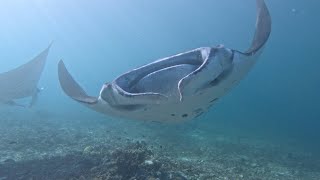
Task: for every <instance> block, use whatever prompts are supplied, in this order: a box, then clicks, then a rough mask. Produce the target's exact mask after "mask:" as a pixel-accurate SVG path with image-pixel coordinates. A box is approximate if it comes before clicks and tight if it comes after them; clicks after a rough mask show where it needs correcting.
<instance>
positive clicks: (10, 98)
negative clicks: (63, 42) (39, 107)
mask: <svg viewBox="0 0 320 180" xmlns="http://www.w3.org/2000/svg"><path fill="white" fill-rule="evenodd" d="M50 46H51V44H50ZM50 46H49V47H48V48H47V49H45V50H44V51H43V52H41V53H40V54H39V55H37V56H36V57H35V58H33V59H32V60H30V61H29V62H27V63H25V64H23V65H21V66H19V67H17V68H15V69H13V70H10V71H7V72H4V73H0V87H1V88H0V103H3V104H7V105H13V106H22V107H26V106H29V107H31V106H33V105H34V103H35V102H36V100H37V97H38V93H39V91H40V89H39V88H38V87H37V86H38V82H39V80H40V77H41V74H42V71H43V69H44V67H45V64H46V59H47V56H48V52H49V49H50ZM26 97H31V102H30V104H29V105H22V104H19V103H17V102H16V101H15V100H17V99H21V98H26Z"/></svg>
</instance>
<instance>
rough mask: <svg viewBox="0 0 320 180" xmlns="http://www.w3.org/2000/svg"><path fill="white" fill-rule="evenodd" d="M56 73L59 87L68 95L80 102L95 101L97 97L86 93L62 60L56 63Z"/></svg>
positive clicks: (89, 102)
mask: <svg viewBox="0 0 320 180" xmlns="http://www.w3.org/2000/svg"><path fill="white" fill-rule="evenodd" d="M58 75H59V82H60V85H61V88H62V90H63V91H64V92H65V93H66V94H67V95H68V96H69V97H71V98H72V99H74V100H76V101H78V102H81V103H86V104H96V103H97V101H98V99H97V98H96V97H92V96H89V95H87V93H86V92H85V91H84V90H83V89H82V87H81V86H80V85H79V84H78V83H77V82H76V81H75V80H74V79H73V77H72V76H71V74H70V73H69V72H68V70H67V68H66V66H65V64H64V63H63V61H62V60H60V61H59V64H58Z"/></svg>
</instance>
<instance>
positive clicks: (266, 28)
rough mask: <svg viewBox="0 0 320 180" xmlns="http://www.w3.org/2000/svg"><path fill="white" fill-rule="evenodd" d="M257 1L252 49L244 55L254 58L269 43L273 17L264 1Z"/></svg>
mask: <svg viewBox="0 0 320 180" xmlns="http://www.w3.org/2000/svg"><path fill="white" fill-rule="evenodd" d="M256 1H257V11H258V14H257V19H256V30H255V34H254V37H253V40H252V43H251V47H250V48H249V49H248V50H247V51H245V52H243V53H242V54H244V55H247V56H253V55H255V54H256V53H257V52H259V50H261V49H262V48H263V47H264V45H265V43H266V42H267V40H268V38H269V36H270V33H271V16H270V13H269V10H268V8H267V5H266V3H265V2H264V0H256Z"/></svg>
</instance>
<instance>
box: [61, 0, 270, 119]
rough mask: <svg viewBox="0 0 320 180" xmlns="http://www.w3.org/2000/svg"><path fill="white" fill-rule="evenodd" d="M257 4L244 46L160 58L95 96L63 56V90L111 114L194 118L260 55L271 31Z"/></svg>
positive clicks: (262, 7) (202, 49)
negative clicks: (251, 33) (251, 32)
mask: <svg viewBox="0 0 320 180" xmlns="http://www.w3.org/2000/svg"><path fill="white" fill-rule="evenodd" d="M256 3H257V18H256V28H255V34H254V37H253V40H252V43H251V46H250V47H249V48H248V49H247V50H246V51H239V50H234V49H230V48H227V47H224V46H223V45H218V46H216V47H200V48H197V49H194V50H190V51H187V52H183V53H180V54H176V55H173V56H170V57H166V58H162V59H159V60H156V61H154V62H151V63H149V64H147V65H144V66H141V67H139V68H136V69H133V70H131V71H129V72H127V73H124V74H122V75H120V76H119V77H117V78H116V79H115V80H113V81H112V82H110V83H105V84H103V85H102V88H101V90H100V94H99V96H97V97H95V96H90V95H88V94H87V93H86V92H85V91H84V89H83V88H82V87H81V86H80V85H79V84H78V83H77V82H76V81H75V79H74V78H73V77H72V75H71V74H70V73H69V71H68V70H67V68H66V66H65V64H64V62H63V61H62V60H61V61H60V62H59V64H58V76H59V82H60V85H61V87H62V90H63V91H64V92H65V94H67V95H68V96H69V97H71V98H72V99H74V100H75V101H77V102H79V103H81V104H83V105H85V106H87V107H89V108H91V109H93V110H95V111H97V112H100V113H104V114H107V115H110V116H114V117H120V118H126V119H137V120H144V121H160V122H173V121H174V122H177V121H184V120H190V119H193V118H196V117H198V116H200V115H201V114H203V113H204V112H206V111H208V109H209V108H210V107H211V106H212V105H213V104H214V103H215V102H216V101H217V100H218V99H219V98H220V97H222V96H224V95H225V94H226V93H227V92H228V91H229V90H230V89H231V88H233V87H235V86H236V85H237V84H238V83H239V82H240V81H241V80H242V79H243V78H244V77H245V75H246V74H248V72H249V70H250V69H251V68H252V67H253V65H254V64H255V63H256V62H257V59H258V57H259V56H260V55H261V53H262V51H263V49H264V47H265V45H266V42H267V40H268V38H269V36H270V33H271V17H270V14H269V11H268V9H267V6H266V4H265V2H264V1H263V0H257V1H256Z"/></svg>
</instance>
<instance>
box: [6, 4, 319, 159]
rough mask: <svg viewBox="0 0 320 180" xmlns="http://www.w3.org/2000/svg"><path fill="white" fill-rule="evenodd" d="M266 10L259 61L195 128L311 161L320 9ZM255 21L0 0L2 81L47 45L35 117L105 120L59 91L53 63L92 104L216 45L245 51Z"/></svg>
mask: <svg viewBox="0 0 320 180" xmlns="http://www.w3.org/2000/svg"><path fill="white" fill-rule="evenodd" d="M266 3H267V5H268V7H269V10H270V13H271V16H272V21H273V24H272V33H271V36H270V39H269V41H268V43H267V47H266V48H265V50H264V53H263V54H262V56H261V58H260V59H259V61H258V63H257V64H256V65H255V67H254V68H253V69H252V71H251V72H250V73H249V74H248V76H247V77H246V78H245V79H244V80H243V81H242V82H241V83H240V84H239V86H237V87H236V88H234V89H233V90H232V91H231V92H230V93H229V94H228V95H226V96H225V97H223V98H221V99H220V100H219V102H218V103H217V104H216V105H215V106H214V107H212V108H211V109H210V111H209V112H208V113H206V114H205V115H203V116H201V117H200V118H199V119H197V120H196V122H195V123H196V124H197V126H198V128H200V129H201V130H204V131H208V132H210V131H214V128H215V127H216V126H219V127H223V128H224V129H223V132H224V133H229V134H236V135H241V136H246V137H264V138H266V139H271V141H280V142H286V141H289V140H291V139H294V140H295V141H296V142H297V143H298V145H297V146H298V147H300V148H301V149H304V150H305V151H306V152H313V153H317V152H318V151H320V143H319V142H320V141H319V140H318V139H319V138H320V132H319V127H320V95H319V92H320V71H319V67H320V61H319V59H320V55H319V54H318V47H319V45H318V42H319V41H320V36H319V32H320V25H319V23H318V18H319V17H320V14H319V11H318V7H320V2H318V1H317V0H309V1H301V0H282V1H277V0H266ZM255 13H256V9H255V1H254V0H250V1H238V0H228V1H218V0H200V1H184V0H175V1H169V0H164V1H147V0H137V1H130V0H122V1H115V0H106V1H98V0H92V1H84V0H69V1H54V0H46V1H41V0H29V1H19V0H14V1H12V0H11V1H10V0H3V1H1V2H0V27H1V28H0V42H1V43H0V60H1V61H0V72H4V71H7V70H9V69H12V68H14V67H16V66H19V65H20V64H23V63H25V62H27V61H28V60H30V59H31V58H33V57H34V56H35V55H37V54H38V53H39V52H41V51H42V50H43V49H45V48H46V47H47V46H48V45H49V43H50V42H51V41H53V46H52V48H51V50H50V52H49V56H48V61H47V64H46V68H45V70H44V72H43V75H42V77H41V81H40V83H39V86H40V87H44V91H43V92H41V94H40V98H39V102H38V104H37V106H36V107H34V108H35V109H41V110H45V111H49V112H51V113H57V114H59V113H60V114H62V115H68V114H69V115H71V114H72V117H73V118H79V119H81V118H83V117H85V118H91V119H95V118H97V119H105V121H110V117H108V116H104V115H100V114H98V113H96V112H93V111H91V110H88V109H86V108H84V107H83V106H81V105H79V104H77V103H75V102H74V101H72V100H71V99H69V98H68V97H67V96H66V95H65V94H64V93H63V92H62V90H61V88H60V85H59V82H58V79H57V77H58V75H57V63H58V61H59V60H60V59H63V60H64V62H65V63H66V65H67V67H68V69H69V70H70V71H71V72H72V74H73V75H74V77H75V78H76V79H77V81H79V82H80V84H81V85H82V86H83V87H84V88H85V89H86V91H87V92H88V93H89V94H90V95H98V93H99V90H100V88H101V85H102V84H103V83H105V82H109V81H112V80H113V79H114V78H116V77H117V76H118V75H120V74H122V73H124V72H127V71H128V70H131V69H132V68H135V67H138V66H140V65H143V64H146V63H148V62H151V61H153V60H156V59H159V58H163V57H166V56H171V55H174V54H177V53H181V52H185V51H188V50H191V49H194V48H197V47H204V46H216V45H218V44H224V45H225V46H227V47H229V48H233V49H238V50H245V49H246V48H247V47H248V46H249V45H250V43H251V39H252V37H253V33H254V25H255V15H256V14H255ZM0 88H1V87H0ZM11 111H16V112H17V113H32V112H26V111H22V110H19V109H14V110H13V109H12V108H11ZM21 116H24V114H21ZM0 125H1V124H0ZM0 134H1V132H0Z"/></svg>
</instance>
